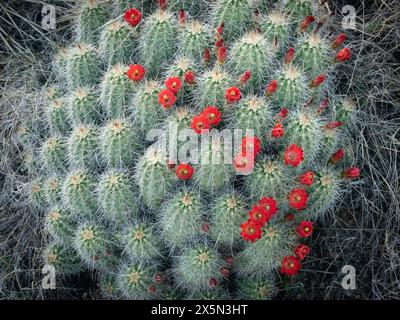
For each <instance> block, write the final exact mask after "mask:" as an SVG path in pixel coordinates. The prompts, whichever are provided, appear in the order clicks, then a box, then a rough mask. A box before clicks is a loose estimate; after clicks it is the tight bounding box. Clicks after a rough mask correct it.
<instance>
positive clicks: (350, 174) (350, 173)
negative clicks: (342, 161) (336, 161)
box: [344, 167, 360, 179]
mask: <svg viewBox="0 0 400 320" xmlns="http://www.w3.org/2000/svg"><path fill="white" fill-rule="evenodd" d="M344 176H345V177H346V178H350V179H355V178H358V177H359V176H360V169H358V168H357V167H351V168H347V169H345V170H344Z"/></svg>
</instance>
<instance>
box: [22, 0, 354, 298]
mask: <svg viewBox="0 0 400 320" xmlns="http://www.w3.org/2000/svg"><path fill="white" fill-rule="evenodd" d="M159 6H160V7H159V8H157V7H156V5H155V4H154V3H153V2H150V1H149V2H143V1H136V0H118V1H113V3H109V2H107V3H104V2H103V1H96V0H87V1H85V3H84V4H83V5H82V7H81V10H80V13H79V17H78V19H77V28H76V32H75V38H74V39H73V43H71V45H70V46H69V47H68V48H65V49H63V50H61V51H60V52H59V53H58V54H56V56H55V59H54V64H53V69H54V76H53V77H52V79H54V83H51V87H50V88H47V102H46V105H44V106H43V114H44V115H46V117H47V124H48V126H47V127H45V128H42V126H41V123H42V122H41V121H40V120H39V119H38V117H34V116H32V119H29V121H27V122H26V123H23V126H22V127H21V128H23V129H21V130H20V132H19V140H20V141H21V143H23V144H24V146H25V147H26V153H27V155H28V154H29V155H30V157H31V160H29V161H28V160H27V162H26V163H27V164H28V163H29V166H30V168H31V170H32V171H33V173H34V175H35V176H36V179H34V180H32V181H31V183H30V184H29V185H28V189H24V191H25V190H28V194H29V198H30V200H31V201H32V203H33V204H34V206H35V208H37V209H38V210H42V211H43V212H44V225H45V230H46V232H47V233H48V234H49V235H50V237H51V239H52V240H51V242H50V243H49V245H48V247H47V248H46V250H45V252H44V254H43V257H44V262H45V263H46V264H50V265H53V266H54V267H55V268H56V269H57V272H60V273H63V274H71V273H77V272H80V271H82V270H84V269H85V268H86V269H88V270H91V271H93V270H95V271H96V274H97V275H96V277H97V279H98V286H99V289H100V292H101V293H102V295H103V296H104V297H105V298H125V299H157V298H166V299H167V298H190V299H195V298H201V299H217V298H229V297H233V298H237V299H271V298H272V297H273V296H274V295H275V294H276V292H277V283H278V282H279V281H281V280H283V281H284V280H285V279H284V278H283V279H279V277H278V276H277V275H276V272H275V271H276V270H277V269H280V271H281V273H283V274H285V275H294V274H296V273H297V272H298V270H299V269H300V267H301V261H302V260H303V259H304V258H305V256H306V255H307V254H308V252H309V248H308V247H307V246H306V245H305V244H304V243H302V242H303V241H304V240H305V238H308V237H309V236H310V235H311V233H312V229H313V224H312V221H315V220H318V219H320V218H321V217H323V216H324V215H325V214H326V213H327V212H330V211H332V209H333V208H334V205H335V201H336V199H337V198H338V197H339V195H340V194H341V192H342V184H343V182H344V181H345V180H346V179H350V178H355V177H357V176H358V175H359V171H358V169H357V168H350V169H348V170H345V171H344V169H345V168H346V166H350V165H352V163H349V162H348V160H346V159H347V158H346V157H349V155H348V154H346V155H345V154H344V153H345V151H344V150H347V149H346V147H347V145H348V142H347V141H346V136H345V135H343V134H341V129H342V127H343V126H346V125H347V124H348V123H351V120H352V118H353V116H354V114H355V112H356V110H355V108H354V105H355V104H354V102H352V100H351V99H350V98H347V97H343V96H339V95H335V88H334V87H333V84H334V81H335V79H334V78H333V75H334V72H332V71H333V70H334V68H335V66H336V64H338V63H339V62H345V61H346V60H348V59H349V54H350V51H349V49H347V50H345V51H343V52H342V53H341V54H339V57H338V55H337V51H338V50H340V48H337V47H334V46H331V45H330V41H331V40H330V37H331V36H330V35H328V34H326V33H325V32H324V31H323V28H320V26H318V25H317V24H316V23H315V21H316V20H315V17H314V16H313V15H315V16H317V15H318V14H319V12H320V11H321V10H323V8H317V9H316V8H315V7H316V6H315V5H314V4H313V2H312V1H311V0H288V1H282V2H281V1H278V3H276V5H274V6H272V4H270V3H269V2H268V3H267V1H250V0H216V1H215V3H213V4H212V5H210V4H209V3H208V2H207V1H189V0H182V1H180V0H179V1H178V0H171V1H160V2H159ZM193 17H195V18H193ZM332 41H333V40H332ZM340 45H341V46H343V43H341V44H340ZM335 56H336V58H335ZM171 123H172V124H175V125H176V132H171V131H170V130H169V129H170V125H171ZM33 127H34V128H36V129H35V130H32V129H31V128H33ZM153 129H157V130H154V131H153ZM224 129H230V130H231V131H233V130H235V129H240V130H242V134H241V135H240V142H241V143H242V144H241V145H240V148H234V146H233V145H234V143H232V146H231V147H232V150H233V151H234V152H233V153H232V154H231V155H230V156H229V157H230V158H229V159H228V160H229V161H226V160H227V159H225V156H226V152H225V151H226V150H225V149H226V148H225V147H226V146H227V145H229V142H228V141H225V140H223V141H221V140H215V141H214V140H212V142H211V143H209V144H208V145H206V146H205V147H204V145H202V148H200V149H199V150H200V151H199V153H200V154H199V157H197V159H198V160H199V161H197V162H196V161H195V157H187V158H186V160H185V161H183V160H182V159H174V155H173V154H171V147H170V143H171V141H172V140H174V139H175V138H176V139H175V140H177V141H175V142H176V145H177V147H178V149H179V148H182V149H183V148H188V149H187V150H186V149H185V150H184V151H185V152H184V153H185V156H187V155H186V151H187V152H189V153H191V151H190V150H189V149H190V148H191V147H193V146H194V145H196V143H194V142H200V141H201V139H204V138H205V137H206V136H207V135H208V134H210V136H211V135H212V130H215V131H216V132H218V131H219V130H221V131H222V130H224ZM251 131H252V132H254V135H255V136H254V137H253V136H251V135H250V133H249V132H251ZM38 132H39V134H37V133H38ZM188 132H190V133H191V134H192V135H191V136H190V137H189V140H190V139H192V140H190V141H189V142H188V141H187V140H185V139H184V138H187V137H186V136H185V134H186V133H188ZM181 138H182V139H181ZM157 139H158V140H157ZM241 139H243V140H241ZM155 140H157V141H155ZM197 145H200V144H197ZM236 149H238V150H239V151H237V150H236ZM180 151H181V150H180ZM181 153H182V152H181ZM215 158H218V159H219V161H216V159H215ZM174 161H175V162H174ZM33 163H36V164H35V165H33ZM42 163H43V165H42ZM229 282H233V283H234V285H228V283H229ZM232 288H233V290H232Z"/></svg>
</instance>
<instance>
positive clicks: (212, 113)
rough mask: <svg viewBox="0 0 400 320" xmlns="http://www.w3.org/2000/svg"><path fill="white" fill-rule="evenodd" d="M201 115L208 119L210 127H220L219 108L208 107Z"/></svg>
mask: <svg viewBox="0 0 400 320" xmlns="http://www.w3.org/2000/svg"><path fill="white" fill-rule="evenodd" d="M201 114H202V115H203V116H204V117H206V118H207V120H208V122H209V123H210V125H218V123H219V122H220V121H221V112H220V111H219V110H218V108H217V107H214V106H208V107H207V108H205V109H204V110H203V112H202V113H201Z"/></svg>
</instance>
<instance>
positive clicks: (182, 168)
mask: <svg viewBox="0 0 400 320" xmlns="http://www.w3.org/2000/svg"><path fill="white" fill-rule="evenodd" d="M193 172H194V169H193V167H192V166H191V165H190V164H186V163H181V164H180V165H178V166H177V167H176V170H175V173H176V176H177V177H178V179H181V180H188V179H190V178H191V177H192V176H193Z"/></svg>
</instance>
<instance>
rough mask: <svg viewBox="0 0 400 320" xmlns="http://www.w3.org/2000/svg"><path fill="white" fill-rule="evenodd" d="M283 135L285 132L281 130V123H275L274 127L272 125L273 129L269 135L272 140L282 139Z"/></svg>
mask: <svg viewBox="0 0 400 320" xmlns="http://www.w3.org/2000/svg"><path fill="white" fill-rule="evenodd" d="M284 133H285V131H284V130H283V127H282V124H281V123H277V124H276V125H274V127H273V128H272V130H271V135H272V136H273V137H274V138H279V137H282V136H283V134H284Z"/></svg>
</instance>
